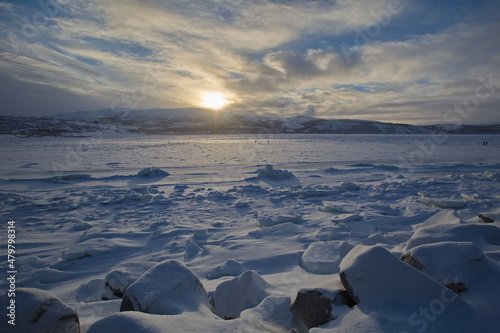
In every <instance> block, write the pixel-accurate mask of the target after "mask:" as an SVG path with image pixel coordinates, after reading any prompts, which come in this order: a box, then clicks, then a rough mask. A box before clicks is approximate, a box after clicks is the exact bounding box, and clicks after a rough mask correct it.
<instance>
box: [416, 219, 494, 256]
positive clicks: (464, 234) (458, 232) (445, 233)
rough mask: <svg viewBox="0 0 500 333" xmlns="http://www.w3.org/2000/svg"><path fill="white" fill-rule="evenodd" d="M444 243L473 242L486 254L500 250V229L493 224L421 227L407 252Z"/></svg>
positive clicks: (448, 224)
mask: <svg viewBox="0 0 500 333" xmlns="http://www.w3.org/2000/svg"><path fill="white" fill-rule="evenodd" d="M443 241H452V242H473V243H475V244H476V245H477V246H479V248H480V249H481V250H482V251H483V252H484V251H487V250H490V249H491V250H498V247H499V246H500V228H498V227H497V226H494V225H491V224H452V223H443V224H433V225H429V226H424V227H420V228H418V229H417V231H416V232H415V234H413V236H412V237H411V238H410V240H409V241H408V243H407V245H406V250H411V249H413V248H414V247H417V246H419V245H423V244H431V243H438V242H443Z"/></svg>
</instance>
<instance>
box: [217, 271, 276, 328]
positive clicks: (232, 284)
mask: <svg viewBox="0 0 500 333" xmlns="http://www.w3.org/2000/svg"><path fill="white" fill-rule="evenodd" d="M272 289H274V288H273V287H272V286H271V285H270V284H268V283H267V282H266V281H265V280H264V279H263V278H262V277H261V276H260V275H259V274H258V273H257V272H254V271H246V272H245V273H243V274H241V275H240V276H238V277H236V278H234V279H231V280H228V281H224V282H222V283H221V284H219V285H218V286H217V289H215V295H214V302H215V313H216V314H217V315H218V316H219V317H221V318H222V319H234V318H238V317H239V316H240V313H241V311H243V310H245V309H248V308H251V307H255V306H256V305H258V304H259V303H260V302H261V301H262V300H263V299H264V298H266V297H267V296H269V295H270V294H271V291H272Z"/></svg>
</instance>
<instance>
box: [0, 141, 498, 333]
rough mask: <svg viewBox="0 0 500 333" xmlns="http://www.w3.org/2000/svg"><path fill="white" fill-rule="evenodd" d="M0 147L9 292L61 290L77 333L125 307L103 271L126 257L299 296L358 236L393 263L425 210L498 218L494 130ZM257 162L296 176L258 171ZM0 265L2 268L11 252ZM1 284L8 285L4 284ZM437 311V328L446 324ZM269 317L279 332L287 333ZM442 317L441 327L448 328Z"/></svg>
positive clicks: (209, 284) (445, 216)
mask: <svg viewBox="0 0 500 333" xmlns="http://www.w3.org/2000/svg"><path fill="white" fill-rule="evenodd" d="M0 141H1V148H0V151H1V156H2V161H3V162H2V164H1V165H0V198H1V202H0V212H1V216H2V225H1V228H0V233H1V235H0V241H1V247H2V253H5V252H4V251H5V249H6V248H7V245H6V243H7V224H6V222H7V221H9V220H14V221H15V222H16V268H17V271H18V272H19V273H18V275H17V286H18V287H32V288H39V289H43V290H47V291H50V292H52V293H54V294H55V295H57V296H58V297H59V298H60V299H61V300H63V301H64V302H66V303H67V304H69V305H70V306H72V307H73V308H75V309H76V310H77V312H78V314H79V317H80V324H81V328H82V332H86V331H87V330H88V329H89V327H90V326H91V325H92V324H93V323H94V322H96V321H98V320H101V319H103V318H105V317H108V316H110V315H112V314H114V313H116V312H118V311H119V308H120V302H121V299H120V298H118V297H116V296H113V295H111V296H110V294H109V293H110V291H109V290H108V289H106V285H105V284H106V281H105V277H106V276H107V275H108V273H110V272H112V271H113V270H114V269H115V268H116V267H121V266H123V265H124V264H126V263H129V262H132V263H134V262H146V263H151V265H152V264H154V263H158V262H161V261H163V260H167V259H175V260H178V261H180V262H183V263H184V264H185V265H186V266H187V267H189V268H190V269H191V270H192V271H193V272H194V273H195V274H196V275H197V276H198V277H199V278H200V279H201V281H202V283H203V285H204V287H205V289H206V290H207V291H208V292H209V294H211V295H212V296H213V294H214V292H215V290H216V289H217V287H218V286H219V285H220V284H221V283H222V282H224V281H227V280H230V279H234V278H235V277H237V276H239V275H240V274H241V273H243V272H245V271H248V270H253V271H255V272H257V273H258V274H259V275H260V276H262V278H263V279H264V280H266V281H267V282H268V283H269V284H270V285H272V286H273V288H274V289H272V290H273V291H272V292H269V294H272V295H275V294H276V295H284V296H286V297H290V298H292V299H293V297H294V295H295V294H296V293H297V291H298V290H300V289H303V288H323V289H325V290H331V291H332V290H333V291H334V290H337V289H339V288H340V289H341V288H342V285H341V283H340V279H339V274H338V266H339V264H340V262H341V260H342V259H343V257H344V256H345V255H347V253H348V252H349V250H350V249H352V248H353V247H354V246H356V245H364V246H373V245H379V246H382V247H383V248H385V249H387V250H388V251H390V252H391V253H392V254H394V255H395V256H397V257H398V258H399V257H400V256H401V255H402V254H403V253H405V252H406V251H407V250H408V247H407V246H408V242H409V241H410V240H411V239H412V237H413V236H414V235H415V232H416V230H418V228H419V225H421V224H423V223H424V222H425V221H427V220H428V219H431V220H432V218H433V217H434V216H438V218H437V221H441V220H440V219H442V223H444V224H446V223H448V222H449V220H450V219H456V220H457V221H460V223H464V224H478V223H480V222H481V221H480V220H479V218H478V214H483V215H485V216H489V217H491V218H493V219H494V220H495V221H498V220H499V218H500V190H499V188H500V187H499V182H500V136H496V135H488V136H478V135H447V136H443V135H267V136H264V135H262V136H258V135H211V136H141V135H128V136H120V137H118V136H116V137H109V136H108V137H100V136H94V137H89V138H83V137H82V138H78V137H73V138H60V137H42V138H24V139H23V138H16V137H10V136H2V137H0ZM484 141H487V142H488V144H487V145H484V144H483V143H484ZM266 165H272V166H273V168H274V170H275V171H276V170H288V171H289V172H290V173H291V174H293V177H288V178H286V177H285V178H283V177H280V176H279V173H276V175H275V177H274V176H273V173H271V174H270V175H269V174H260V175H261V176H260V177H259V173H258V171H259V170H261V169H264V168H265V166H266ZM436 214H437V215H436ZM440 214H441V215H440ZM450 216H453V218H451V217H450ZM435 221H436V218H435V219H434V222H435ZM450 223H451V222H450ZM457 223H458V222H457ZM493 224H494V225H496V226H498V222H494V223H493ZM471 241H473V240H471ZM481 244H482V243H481ZM488 244H489V245H488V247H487V248H486V247H484V246H483V247H482V248H481V249H482V251H483V252H484V253H485V255H486V256H487V258H488V260H489V261H491V263H492V265H497V266H498V265H500V239H494V240H492V241H490V242H489V243H488ZM483 245H484V244H483ZM490 245H491V246H490ZM329 246H330V249H331V250H329ZM495 246H496V247H495ZM120 265H121V266H120ZM497 266H493V267H497ZM0 270H1V271H2V272H3V273H2V274H3V275H5V274H6V273H5V272H6V271H7V263H6V261H5V260H2V263H1V266H0ZM496 270H497V268H495V271H496ZM132 275H133V274H132ZM136 278H137V277H136ZM6 287H7V282H6V281H5V279H2V282H0V289H1V290H6V289H5V288H6ZM496 288H497V289H496V290H497V291H498V287H496ZM481 292H484V293H485V294H484V295H486V296H485V297H489V296H487V295H488V292H486V291H485V290H484V288H483V289H480V290H479V291H477V294H472V293H471V295H472V296H471V298H470V300H469V299H467V297H466V296H467V295H466V294H464V296H463V298H464V299H465V300H466V301H470V303H471V304H473V305H474V306H475V303H474V300H476V299H477V298H478V297H479V296H481V295H483V294H481ZM478 295H479V296H478ZM235 297H236V296H235ZM238 297H245V296H244V295H239V296H238ZM103 298H104V299H106V300H104V299H103ZM260 301H261V300H257V301H256V302H254V303H255V304H254V305H253V307H256V306H258V305H259V302H260ZM225 302H226V304H231V302H232V301H231V300H225ZM492 302H493V301H492ZM403 303H404V302H403ZM219 304H220V303H219ZM492 304H493V305H495V304H496V306H497V309H498V308H500V302H499V303H498V304H497V303H494V302H493V303H492ZM492 304H490V305H492ZM360 306H361V303H360ZM478 306H480V305H478ZM219 307H221V305H219ZM356 309H357V307H354V309H351V308H347V307H346V306H337V307H336V308H334V310H333V311H334V312H333V313H332V316H333V317H335V318H336V320H333V321H331V322H330V323H328V324H326V325H324V326H322V327H321V328H315V329H311V330H310V332H313V331H314V332H347V330H346V327H345V326H342V325H348V324H349V323H351V325H352V327H358V329H359V327H364V326H362V325H361V324H359V323H361V322H363V320H365V318H364V317H363V315H362V314H360V313H358V312H359V311H360V310H359V309H358V310H356ZM217 310H218V309H217V303H216V313H217ZM220 311H222V310H221V308H220V309H219V312H220ZM247 311H249V310H247ZM356 311H358V312H356ZM413 311H414V309H411V308H409V309H408V311H407V312H408V316H406V317H409V316H411V314H412V312H413ZM488 311H489V310H488ZM488 311H486V313H490V312H488ZM240 312H241V311H240ZM361 313H363V311H362V310H361ZM493 314H494V313H493ZM237 315H239V312H238V314H237ZM242 317H243V315H242ZM400 317H401V316H400ZM403 317H404V316H403ZM172 318H175V317H172ZM339 318H340V319H342V318H345V320H338V319H339ZM387 318H389V319H388V320H386V321H385V324H384V325H386V326H384V325H382V324H380V325H379V326H380V327H379V329H378V330H377V329H376V328H373V327H375V326H373V327H372V326H369V329H370V330H371V331H373V332H379V331H380V332H383V331H385V332H389V331H391V332H392V331H394V332H400V331H403V330H407V331H408V332H410V331H417V330H416V328H418V326H416V325H413V326H412V324H411V322H409V321H408V320H406V321H405V320H400V319H397V318H399V317H397V318H396V319H394V320H393V317H392V314H391V313H388V314H387ZM391 318H392V319H391ZM442 318H443V321H444V323H442V325H445V324H446V320H451V319H450V317H447V316H443V317H442ZM105 320H106V319H105ZM242 320H243V319H242ZM262 320H264V321H265V319H262ZM356 320H358V321H356ZM398 320H399V321H398ZM474 320H475V319H471V320H470V322H471V323H474ZM391 323H393V325H394V326H391ZM233 324H234V323H233ZM358 324H359V325H361V326H356V325H358ZM159 325H160V326H161V324H159ZM273 325H275V326H276V325H277V326H276V327H277V328H276V330H275V332H289V331H290V327H289V326H287V325H285V324H279V323H278V324H276V323H274V322H273ZM280 325H281V326H283V327H281V326H280ZM367 325H368V324H367ZM387 325H388V326H387ZM405 325H406V326H408V328H407V327H406V326H405ZM439 325H441V324H439ZM439 325H437V324H436V326H435V327H436V330H435V331H436V332H438V331H440V329H442V327H444V326H439ZM96 327H97V326H96ZM273 327H274V326H273ZM391 327H394V330H391ZM474 327H476V326H474ZM486 327H488V326H486ZM365 328H366V329H368V326H366V327H365ZM431 328H432V327H431ZM411 329H413V330H411ZM297 330H299V331H300V330H301V329H297ZM250 331H255V332H259V331H260V332H262V329H258V328H255V327H254V330H252V329H251V330H250ZM264 331H266V330H264ZM267 331H269V329H268V330H267ZM302 331H303V328H302ZM430 331H432V330H430ZM441 331H442V330H441ZM93 332H99V330H98V329H97V328H95V329H94V331H93ZM148 332H156V331H154V330H151V331H148ZM158 332H160V330H158ZM432 332H434V331H432ZM106 333H110V332H106Z"/></svg>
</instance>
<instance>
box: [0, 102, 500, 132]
mask: <svg viewBox="0 0 500 333" xmlns="http://www.w3.org/2000/svg"><path fill="white" fill-rule="evenodd" d="M98 132H105V133H119V134H123V133H140V134H245V133H251V134H282V133H291V134H293V133H313V134H430V133H433V132H440V133H442V132H444V133H451V134H500V125H463V126H450V125H432V126H414V125H408V124H393V123H383V122H376V121H367V120H352V119H333V120H332V119H321V118H315V117H309V116H295V117H278V116H260V115H247V114H241V113H231V112H222V111H218V112H217V111H212V110H206V109H199V108H191V109H146V110H124V109H116V110H114V109H104V110H99V111H79V112H74V113H66V114H61V115H57V116H54V118H33V117H0V134H14V135H17V136H82V135H84V136H87V135H92V133H98Z"/></svg>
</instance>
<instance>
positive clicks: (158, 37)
mask: <svg viewBox="0 0 500 333" xmlns="http://www.w3.org/2000/svg"><path fill="white" fill-rule="evenodd" d="M0 13H1V14H0V28H1V29H0V31H1V33H0V38H1V39H0V77H1V78H2V80H1V81H0V86H1V87H2V90H1V95H0V97H1V98H2V101H4V105H5V108H2V110H3V112H2V113H3V114H10V115H14V114H19V115H41V114H42V113H45V114H51V113H52V114H54V113H61V112H70V111H76V110H89V109H98V108H108V107H126V108H133V109H136V108H138V109H141V108H150V107H199V106H200V105H201V102H202V95H203V93H205V92H223V93H225V94H226V96H227V98H228V99H229V100H230V101H231V102H232V103H231V104H230V106H229V108H230V109H231V110H234V111H239V112H248V113H273V114H277V115H283V116H287V115H297V114H311V112H312V113H313V114H315V115H316V116H320V117H331V118H360V119H371V120H382V121H392V122H409V123H415V124H425V123H442V122H446V121H447V120H448V121H450V120H451V121H453V122H455V123H458V122H463V123H491V122H500V118H499V116H498V108H499V106H500V96H499V92H500V82H499V80H500V79H499V77H500V43H498V37H496V35H497V33H496V32H497V31H500V21H498V19H497V18H498V17H499V15H500V5H499V4H498V2H497V1H493V0H491V1H488V0H485V1H478V2H473V3H471V2H470V1H469V2H467V1H454V2H448V1H442V2H441V3H440V4H439V6H432V5H431V1H430V0H428V1H425V0H423V1H419V2H415V1H409V0H387V1H386V0H362V1H349V0H338V1H333V0H332V1H330V0H311V1H284V0H273V1H264V0H245V1H243V0H204V1H188V0H142V1H139V0H101V1H98V0H74V1H73V0H72V1H68V0H59V1H56V0H45V1H43V0H42V1H40V2H38V3H36V4H31V5H24V4H23V2H14V1H13V2H0ZM484 82H487V83H484ZM488 82H489V83H488ZM487 93H488V94H487Z"/></svg>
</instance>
